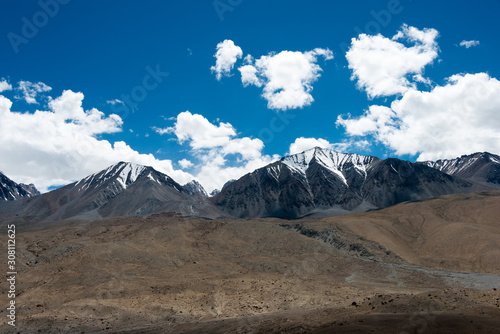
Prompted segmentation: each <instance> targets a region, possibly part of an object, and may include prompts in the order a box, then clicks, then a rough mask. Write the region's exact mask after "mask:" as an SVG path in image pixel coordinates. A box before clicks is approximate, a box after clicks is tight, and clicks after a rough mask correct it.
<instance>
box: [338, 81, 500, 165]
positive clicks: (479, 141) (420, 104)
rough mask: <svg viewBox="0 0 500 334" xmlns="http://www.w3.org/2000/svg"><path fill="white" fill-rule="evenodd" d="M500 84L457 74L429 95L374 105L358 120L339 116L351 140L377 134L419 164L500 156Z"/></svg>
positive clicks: (412, 94)
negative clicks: (465, 156)
mask: <svg viewBox="0 0 500 334" xmlns="http://www.w3.org/2000/svg"><path fill="white" fill-rule="evenodd" d="M499 110H500V81H498V80H497V79H496V78H492V77H490V76H489V75H488V74H486V73H477V74H458V75H454V76H452V77H450V78H449V79H448V82H447V84H446V85H443V86H436V87H434V88H433V89H432V90H431V91H430V92H422V91H417V90H410V91H408V92H406V93H405V94H404V95H403V97H402V98H401V99H400V100H396V101H394V102H393V103H392V104H391V106H390V108H389V107H384V106H376V105H375V106H371V107H370V108H369V109H368V110H367V111H366V113H365V114H364V115H363V116H361V117H358V118H351V117H348V118H344V117H341V116H339V118H338V120H337V124H338V125H341V126H344V127H345V130H346V132H347V133H348V134H349V135H351V136H373V137H374V138H375V139H376V140H378V141H379V142H381V143H383V144H384V145H386V146H387V147H388V148H390V149H392V150H394V151H395V153H396V154H398V155H403V154H410V155H417V154H418V160H420V161H422V160H436V159H442V158H455V157H457V156H460V155H462V154H470V153H471V152H480V151H489V152H492V153H498V152H500V132H499V131H498V129H499V128H500V117H499Z"/></svg>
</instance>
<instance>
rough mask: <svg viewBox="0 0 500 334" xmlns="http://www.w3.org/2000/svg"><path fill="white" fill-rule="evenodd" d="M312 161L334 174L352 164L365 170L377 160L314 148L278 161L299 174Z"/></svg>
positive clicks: (370, 157)
mask: <svg viewBox="0 0 500 334" xmlns="http://www.w3.org/2000/svg"><path fill="white" fill-rule="evenodd" d="M313 159H315V160H316V161H317V162H318V163H320V164H322V165H323V166H324V167H326V168H328V169H330V170H332V171H334V172H337V171H338V170H339V169H341V168H342V167H343V166H344V165H345V164H347V163H352V164H353V165H354V166H357V167H359V168H361V169H366V168H368V167H369V166H370V165H371V164H372V163H373V162H375V161H378V160H379V159H378V158H376V157H373V156H365V155H360V154H356V153H341V152H337V151H335V150H332V149H325V148H320V147H314V148H311V149H309V150H306V151H304V152H301V153H297V154H293V155H290V156H286V157H284V158H282V159H281V160H280V161H281V162H283V163H284V164H286V165H288V166H289V167H291V168H293V169H295V170H298V171H299V172H301V173H305V172H306V170H307V169H308V168H309V165H310V163H311V161H312V160H313Z"/></svg>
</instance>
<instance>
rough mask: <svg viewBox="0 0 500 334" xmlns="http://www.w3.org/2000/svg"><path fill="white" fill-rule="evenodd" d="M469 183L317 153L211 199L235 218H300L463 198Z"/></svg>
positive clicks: (399, 164)
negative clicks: (448, 197)
mask: <svg viewBox="0 0 500 334" xmlns="http://www.w3.org/2000/svg"><path fill="white" fill-rule="evenodd" d="M472 189H473V184H472V183H471V182H468V181H465V180H462V179H460V178H456V177H453V176H450V175H448V174H446V173H443V172H441V171H439V170H437V169H435V168H431V167H428V166H426V165H424V164H415V163H411V162H408V161H403V160H399V159H386V160H380V159H379V158H376V157H371V156H362V155H357V154H343V153H338V152H335V151H332V150H327V149H321V148H314V149H311V150H307V151H305V152H303V153H300V154H295V155H292V156H288V157H285V158H282V159H281V160H280V161H277V162H275V163H272V164H270V165H268V166H266V167H263V168H260V169H258V170H256V171H254V172H253V173H250V174H247V175H245V176H243V177H242V178H241V179H239V180H237V181H235V182H233V183H231V184H229V185H228V186H227V187H225V188H224V189H223V190H222V191H221V192H220V193H219V194H218V195H216V196H215V197H214V198H213V202H214V204H215V205H216V206H217V207H219V208H220V209H221V210H222V211H224V212H226V213H229V214H231V215H233V216H236V217H268V216H272V217H282V218H297V217H301V216H303V215H306V214H310V213H323V214H328V215H335V214H341V213H347V212H350V211H364V210H368V209H375V208H383V207H388V206H391V205H394V204H397V203H400V202H404V201H409V200H420V199H427V198H432V197H436V196H441V195H445V194H454V193H465V192H470V191H472Z"/></svg>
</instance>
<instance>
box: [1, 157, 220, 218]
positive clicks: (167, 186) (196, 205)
mask: <svg viewBox="0 0 500 334" xmlns="http://www.w3.org/2000/svg"><path fill="white" fill-rule="evenodd" d="M193 185H194V184H191V185H190V186H188V187H183V186H181V185H180V184H178V183H177V182H175V181H174V180H173V179H172V178H170V177H169V176H168V175H165V174H163V173H160V172H158V171H156V170H155V169H153V168H152V167H146V166H141V165H136V164H133V163H125V162H120V163H118V164H115V165H113V166H110V167H109V168H107V169H105V170H102V171H100V172H98V173H95V174H92V175H89V176H87V177H86V178H84V179H82V180H80V181H78V182H75V183H72V184H69V185H67V186H65V187H62V188H59V189H56V190H54V191H51V192H49V193H46V194H43V195H41V196H37V197H34V198H30V199H28V200H23V201H16V203H12V204H10V203H9V204H10V205H3V206H2V207H0V212H1V213H0V214H1V215H2V216H3V218H8V217H15V216H21V217H25V218H28V219H33V220H43V219H47V220H59V219H67V218H102V217H116V216H144V215H147V214H150V213H153V212H175V213H177V214H181V215H186V216H190V215H194V216H197V215H201V216H204V217H213V216H215V217H218V216H220V215H222V213H220V212H219V211H218V210H217V209H216V208H214V207H213V205H212V204H211V203H209V202H208V201H207V199H206V192H205V191H204V190H203V188H202V187H201V186H200V185H199V184H198V186H200V187H201V188H199V187H194V188H193V187H191V186H193Z"/></svg>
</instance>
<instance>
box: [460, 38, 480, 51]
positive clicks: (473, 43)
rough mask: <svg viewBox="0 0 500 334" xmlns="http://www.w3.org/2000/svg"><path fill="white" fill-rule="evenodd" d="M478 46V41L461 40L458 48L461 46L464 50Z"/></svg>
mask: <svg viewBox="0 0 500 334" xmlns="http://www.w3.org/2000/svg"><path fill="white" fill-rule="evenodd" d="M478 45H479V41H466V40H463V41H461V42H460V46H463V47H465V48H467V49H468V48H472V47H474V46H478Z"/></svg>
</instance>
